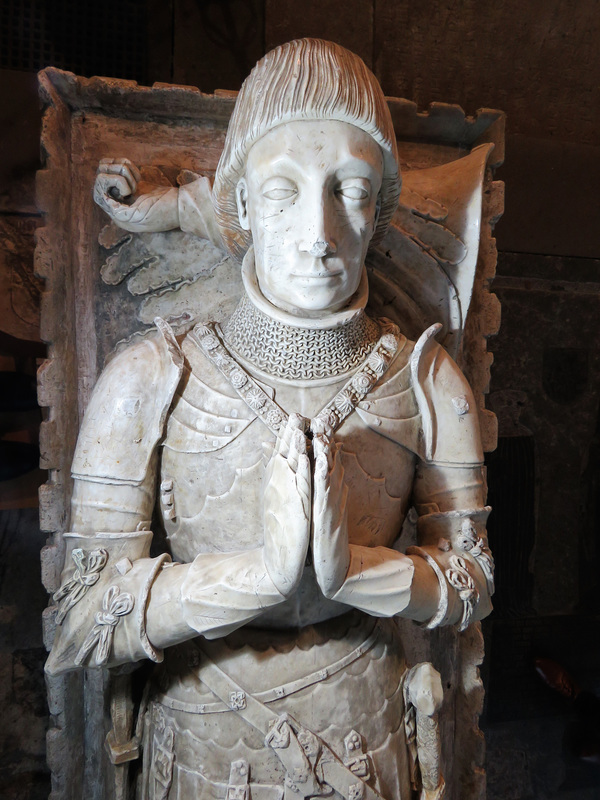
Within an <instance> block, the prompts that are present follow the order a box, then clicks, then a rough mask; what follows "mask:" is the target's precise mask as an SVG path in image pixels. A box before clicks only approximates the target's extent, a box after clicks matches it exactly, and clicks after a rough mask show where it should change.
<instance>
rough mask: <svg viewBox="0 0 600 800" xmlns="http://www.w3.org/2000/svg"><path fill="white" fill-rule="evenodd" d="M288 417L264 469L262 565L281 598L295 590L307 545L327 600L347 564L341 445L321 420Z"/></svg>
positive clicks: (340, 579) (346, 530)
mask: <svg viewBox="0 0 600 800" xmlns="http://www.w3.org/2000/svg"><path fill="white" fill-rule="evenodd" d="M307 427H308V421H307V420H306V419H304V418H303V417H301V416H300V415H299V414H291V415H290V417H289V420H288V423H287V425H286V427H285V428H284V429H283V431H282V432H281V434H280V436H279V437H278V439H277V442H276V445H275V449H274V451H273V454H272V456H271V458H270V460H269V463H268V465H267V469H266V474H265V488H264V494H263V504H264V505H263V507H264V531H265V543H264V554H265V564H266V567H267V570H268V572H269V575H270V577H271V579H272V581H273V583H274V584H275V586H276V587H277V589H278V591H279V592H281V594H282V595H283V596H284V597H289V596H290V595H291V594H292V593H293V592H294V591H295V589H296V588H297V587H298V584H299V582H300V579H301V577H302V572H303V570H304V565H305V563H306V556H307V553H308V549H309V546H310V547H311V549H312V556H313V563H314V569H315V574H316V577H317V581H318V583H319V586H320V588H321V590H322V592H323V594H324V595H325V596H326V597H332V596H333V595H334V594H335V593H336V592H337V590H338V589H339V588H340V587H341V585H342V583H343V581H344V578H345V576H346V572H347V570H348V564H349V560H350V551H349V548H348V524H347V498H348V487H347V486H346V484H345V482H344V467H343V465H342V461H341V457H340V446H339V445H338V444H337V443H336V442H335V441H334V439H333V435H332V431H331V430H330V429H327V427H326V426H325V425H323V424H322V423H321V422H320V421H319V420H312V422H311V423H310V431H311V433H312V442H311V440H310V439H309V437H308V435H307Z"/></svg>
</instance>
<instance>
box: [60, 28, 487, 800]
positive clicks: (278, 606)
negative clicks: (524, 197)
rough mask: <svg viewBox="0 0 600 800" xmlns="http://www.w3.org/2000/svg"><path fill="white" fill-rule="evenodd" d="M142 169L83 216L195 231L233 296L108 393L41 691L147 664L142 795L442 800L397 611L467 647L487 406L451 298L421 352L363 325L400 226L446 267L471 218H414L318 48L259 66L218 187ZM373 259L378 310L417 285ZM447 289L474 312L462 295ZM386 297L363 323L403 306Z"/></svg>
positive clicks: (367, 125)
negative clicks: (218, 317) (410, 531)
mask: <svg viewBox="0 0 600 800" xmlns="http://www.w3.org/2000/svg"><path fill="white" fill-rule="evenodd" d="M468 158H469V157H467V158H465V159H464V160H465V161H467V160H468ZM480 160H481V159H480ZM433 172H435V170H433ZM139 179H140V175H139V173H138V171H137V168H136V167H135V166H134V165H133V164H131V163H129V162H128V161H127V160H125V159H123V160H114V159H108V160H105V161H103V162H101V164H100V167H99V170H98V176H97V179H96V185H95V198H96V201H97V202H98V203H99V204H100V205H101V207H102V208H103V209H104V210H105V211H106V212H107V213H108V214H109V216H110V217H111V218H112V220H113V221H114V222H115V223H116V224H117V225H118V226H119V227H120V228H122V229H125V230H126V231H131V232H142V233H143V232H146V233H148V232H157V231H168V230H174V229H176V228H180V229H181V230H183V231H186V232H188V233H190V234H194V235H195V236H197V237H199V238H200V239H203V240H206V241H207V242H210V243H212V244H211V247H213V249H215V248H216V249H218V250H219V251H223V252H227V253H229V254H231V255H232V256H233V257H234V258H235V259H237V260H238V261H240V262H241V279H242V281H243V292H242V296H241V300H240V301H239V303H238V305H237V307H235V310H234V311H233V313H232V314H231V315H230V316H229V318H228V319H227V321H225V322H223V323H222V324H217V323H215V322H213V321H212V320H211V317H210V311H211V303H212V304H213V305H216V304H217V303H218V302H220V299H221V295H220V293H219V292H220V287H219V285H218V271H215V273H214V274H215V275H216V276H217V281H216V284H213V285H212V288H210V286H209V283H208V282H207V284H206V286H207V288H206V294H205V297H204V299H203V302H202V306H201V307H199V308H197V309H196V319H194V320H193V321H192V322H191V323H190V324H189V325H187V326H186V329H184V330H183V332H181V331H178V330H175V331H174V330H173V329H172V328H171V326H170V325H169V324H167V322H165V321H164V320H163V319H160V318H157V319H156V320H155V328H154V329H153V331H152V332H151V333H150V335H147V336H143V337H137V338H135V337H134V338H133V339H132V340H131V342H130V343H129V344H128V345H127V346H125V347H122V348H121V349H120V350H119V352H117V354H116V355H115V356H114V357H113V358H112V359H111V360H110V361H109V363H108V365H107V366H106V368H105V369H104V371H103V373H102V375H101V377H100V379H99V380H98V382H97V384H96V387H95V389H94V391H93V394H92V397H91V400H90V402H89V405H88V407H87V410H86V414H85V418H84V420H83V423H82V426H81V429H80V432H79V438H78V443H77V447H76V452H75V457H74V460H73V464H72V476H73V481H74V485H73V496H72V507H71V521H70V532H69V533H66V534H65V541H66V556H65V565H64V570H63V574H62V582H61V587H60V589H59V590H58V592H57V593H56V595H55V601H56V603H57V605H58V614H57V622H58V630H57V635H56V639H55V642H54V647H53V649H52V652H51V655H50V658H49V661H48V666H47V670H48V673H49V674H50V675H56V674H60V673H62V672H66V671H69V670H73V669H75V668H78V667H94V666H96V667H107V668H115V667H123V665H129V664H132V663H134V662H139V661H141V660H143V659H149V660H151V661H154V662H156V667H155V670H154V673H153V676H152V678H151V679H150V681H149V683H148V685H147V687H146V690H145V692H144V697H143V699H142V702H141V708H140V714H139V720H138V726H137V735H138V739H139V741H141V750H142V751H143V752H142V759H143V770H142V773H141V778H140V782H141V785H140V787H139V792H140V794H139V796H140V797H142V798H149V799H150V800H158V798H161V800H165V798H172V799H173V798H177V799H178V800H191V799H192V798H200V797H201V798H214V799H215V800H216V799H217V798H218V799H219V800H225V798H227V800H249V798H250V797H251V798H252V799H253V800H279V799H280V798H283V797H285V798H286V800H289V799H290V798H299V799H300V798H307V797H338V798H344V800H363V799H364V800H407V798H410V797H413V796H414V792H415V791H416V792H419V793H420V794H419V796H420V797H421V798H429V799H430V800H433V798H441V797H442V796H443V794H444V779H443V777H442V772H441V764H440V744H439V732H438V729H437V716H436V715H437V712H438V710H439V707H440V704H441V702H442V688H441V683H440V679H439V675H438V674H437V673H436V672H435V670H434V669H433V667H432V666H431V665H430V664H427V663H421V664H418V665H413V666H411V665H408V664H407V663H406V661H405V657H404V652H403V647H402V642H401V639H400V636H399V633H398V628H397V625H396V623H395V618H399V617H403V618H406V619H409V620H414V621H415V622H416V623H419V624H420V625H421V626H423V627H424V628H425V629H434V628H437V627H439V626H444V625H455V626H458V628H459V630H465V629H466V628H467V627H468V626H469V625H470V624H471V623H472V622H475V621H477V620H479V619H481V618H482V617H483V616H485V615H486V614H487V613H489V611H490V608H491V605H490V595H491V593H492V591H493V561H492V559H491V555H490V553H489V549H488V547H487V540H486V535H485V522H486V518H487V516H488V512H489V508H488V507H486V505H485V486H484V479H483V474H482V464H483V453H482V447H481V442H480V435H479V423H478V413H477V404H476V402H475V399H474V397H473V394H472V392H471V389H470V388H469V385H468V383H467V382H466V380H465V378H464V376H463V375H462V373H461V371H460V370H459V368H458V367H457V366H456V364H455V362H454V360H453V358H452V357H451V355H449V352H448V351H449V350H450V351H452V352H454V354H456V353H457V352H458V350H459V348H460V336H461V333H462V328H463V327H464V319H461V313H460V311H461V306H460V304H458V305H457V304H455V305H454V306H452V304H450V306H451V308H454V310H455V312H456V313H454V312H452V313H449V314H447V315H446V318H444V319H442V320H440V322H441V323H442V324H438V325H430V326H428V327H427V329H426V330H425V331H424V332H422V335H420V336H419V337H417V340H416V341H411V340H409V339H408V338H407V337H406V335H404V333H403V332H402V330H401V327H399V326H398V325H397V324H396V321H399V320H396V321H393V320H391V319H389V318H386V317H385V316H374V315H371V314H370V313H368V312H367V310H366V306H367V301H368V299H369V285H368V280H367V273H366V269H365V260H366V257H367V251H368V250H369V248H370V247H372V246H373V245H375V244H376V243H377V242H381V241H382V239H383V237H384V236H385V235H386V231H387V229H388V226H389V225H390V222H391V221H392V227H393V226H394V225H395V228H394V232H393V233H388V241H391V240H390V239H389V236H394V235H395V236H396V237H397V239H398V240H402V242H403V243H404V244H402V245H401V246H400V249H401V248H402V247H409V246H410V247H420V248H421V249H423V250H428V251H436V252H437V253H438V256H439V259H438V260H439V261H440V262H441V261H443V259H444V258H445V259H446V261H447V263H448V264H454V265H456V264H458V263H460V261H461V259H462V258H464V256H465V252H466V251H467V249H468V248H469V247H470V248H471V250H472V249H473V247H474V249H475V251H476V250H477V246H478V244H477V243H478V232H477V227H478V224H479V216H478V215H480V208H479V210H478V209H477V208H474V210H473V208H471V210H470V212H469V213H471V217H469V219H468V223H469V224H468V225H465V230H467V229H468V230H467V233H468V234H469V236H471V242H470V244H469V243H467V245H465V240H466V237H463V240H460V239H459V238H457V237H455V236H452V235H450V233H449V231H448V229H446V228H445V227H444V224H443V221H444V219H445V215H444V209H443V208H442V206H441V205H440V204H437V203H436V202H435V201H434V200H432V199H431V198H429V199H427V198H424V197H419V195H418V192H417V191H416V189H415V186H414V185H413V186H412V187H411V186H410V185H407V186H406V187H405V189H404V190H403V198H408V200H405V205H404V206H402V205H401V206H399V196H400V189H401V180H400V175H399V169H398V157H397V149H396V139H395V135H394V129H393V126H392V121H391V118H390V113H389V110H388V106H387V104H386V101H385V99H384V97H383V94H382V92H381V89H380V87H379V85H378V83H377V81H376V79H375V78H374V76H373V75H372V73H371V72H370V71H369V70H368V69H367V68H366V67H365V65H364V64H363V62H362V61H361V60H360V59H359V58H358V57H357V56H354V55H353V54H351V53H349V52H348V51H346V50H344V49H343V48H341V47H339V46H337V45H334V44H331V43H327V42H322V41H318V40H300V41H295V42H291V43H289V44H287V45H284V46H282V47H279V48H277V49H276V50H274V51H272V52H271V53H269V54H267V55H266V56H265V57H264V58H263V59H262V60H261V61H260V62H259V63H258V64H257V66H256V67H255V68H254V70H253V71H252V73H251V75H250V76H249V78H248V79H247V81H246V82H245V84H244V86H243V88H242V90H241V92H240V94H239V96H238V99H237V102H236V106H235V110H234V113H233V116H232V118H231V122H230V125H229V129H228V133H227V137H226V141H225V147H224V150H223V153H222V156H221V159H220V162H219V166H218V169H217V172H216V175H215V180H214V185H211V182H210V181H209V180H208V179H207V178H206V177H201V176H196V177H194V179H193V180H190V181H188V182H187V183H185V184H183V185H182V186H180V187H179V188H176V187H167V186H155V187H154V188H152V189H151V190H149V191H144V192H140V191H139V190H138V188H137V186H138V183H139ZM439 179H440V180H441V178H439ZM431 180H433V182H434V183H435V176H432V177H431ZM418 202H421V203H422V206H423V207H422V209H421V213H420V214H419V215H416V217H415V216H414V215H413V217H411V219H407V212H406V208H407V204H409V203H413V204H414V203H418ZM403 215H404V217H403ZM408 216H409V217H410V215H408ZM414 219H416V220H417V223H418V225H417V228H415V227H414V226H413V227H412V228H411V227H410V226H411V224H413V222H414ZM417 223H415V224H417ZM419 226H420V227H419ZM473 231H474V233H473ZM444 236H445V237H446V238H445V239H444ZM428 237H429V238H428ZM436 248H437V250H436ZM370 252H371V254H372V253H373V250H371V251H370ZM379 252H380V255H379V258H380V260H383V263H382V264H381V265H380V266H381V270H380V272H381V273H382V274H384V275H385V270H386V269H388V270H389V272H390V277H389V284H388V295H389V286H393V285H397V284H398V285H399V284H400V283H401V282H402V281H401V280H399V278H398V275H397V274H396V276H395V277H394V274H392V273H393V271H394V264H395V261H394V259H393V258H392V257H391V254H390V253H389V251H388V252H387V258H388V259H389V267H388V266H387V265H386V263H385V261H386V255H381V251H379ZM440 253H442V255H439V254H440ZM238 269H239V268H238ZM425 277H426V275H425V273H424V274H423V275H418V274H416V273H415V271H413V272H412V273H410V274H409V271H407V274H406V279H407V282H408V283H411V282H412V283H413V284H418V283H420V282H422V281H423V280H424V278H425ZM444 280H445V281H446V284H447V285H448V286H451V291H450V294H451V296H452V298H454V299H456V297H457V296H460V298H461V299H462V301H463V311H464V297H465V293H466V294H467V295H468V294H469V292H470V288H469V287H467V288H466V289H465V288H464V287H461V286H459V290H460V291H459V290H457V288H456V284H457V283H460V281H455V282H452V281H451V280H450V278H448V275H447V273H443V277H442V282H443V281H444ZM394 282H396V283H394ZM467 283H468V279H467ZM471 283H472V277H471ZM221 288H222V287H221ZM430 288H431V287H430ZM434 288H435V287H434ZM431 291H432V292H433V295H435V291H434V289H432V290H431ZM377 292H378V293H379V299H378V298H377V296H376V297H375V298H373V297H372V298H371V306H373V305H374V306H377V302H379V305H380V306H385V305H386V303H387V305H388V306H389V307H390V308H392V309H393V306H394V304H393V302H390V301H389V300H387V301H386V300H385V298H384V299H382V296H383V295H385V292H384V291H383V289H382V285H379V287H378V288H377ZM407 298H408V295H406V296H405V298H404V300H403V301H398V302H403V303H404V308H405V309H406V313H407V316H410V315H411V314H412V315H413V320H412V323H413V324H412V327H413V329H414V325H415V324H418V319H419V313H418V309H416V307H415V304H414V303H412V302H411V300H410V299H407ZM429 302H430V305H432V306H433V307H435V304H436V302H437V301H436V300H435V299H434V300H430V301H429ZM440 305H441V303H440ZM467 305H468V304H467ZM457 309H458V310H457ZM396 311H397V307H396ZM453 314H454V315H453ZM463 316H464V314H463ZM415 319H416V320H417V322H415ZM438 334H440V335H441V336H443V337H445V338H444V344H445V346H442V345H440V344H438V343H437V341H436V335H438ZM412 509H414V511H413V510H412ZM411 515H412V516H411ZM415 519H416V541H414V542H413V543H412V544H410V545H409V546H408V547H402V542H400V540H401V539H404V538H406V537H405V536H404V535H403V531H406V530H407V528H409V527H410V524H411V520H412V521H413V522H414V520H415ZM156 526H160V527H162V528H163V529H164V534H165V537H164V547H160V546H159V547H158V548H154V547H153V549H152V551H151V545H152V540H153V532H152V531H153V529H154V531H155V533H156V538H157V539H158V540H161V537H160V536H159V535H158V533H159V532H158V531H157V527H156ZM399 542H400V544H399ZM117 672H119V671H118V670H117ZM121 672H122V670H121ZM116 680H117V681H118V680H120V678H116ZM113 711H114V709H113ZM127 716H130V714H129V712H124V717H127ZM118 718H119V713H118V709H117V712H115V713H114V715H113V722H114V723H115V730H114V731H113V737H116V738H114V742H113V744H114V745H115V746H114V750H115V752H116V753H117V755H116V756H115V758H114V759H113V760H114V761H115V762H116V763H119V757H118V752H117V751H118V747H117V745H118V741H117V740H118V734H119V730H118V728H119V720H118ZM131 735H133V734H131ZM109 746H110V736H109ZM125 749H126V748H125ZM127 758H128V755H127V754H126V753H124V754H123V760H127Z"/></svg>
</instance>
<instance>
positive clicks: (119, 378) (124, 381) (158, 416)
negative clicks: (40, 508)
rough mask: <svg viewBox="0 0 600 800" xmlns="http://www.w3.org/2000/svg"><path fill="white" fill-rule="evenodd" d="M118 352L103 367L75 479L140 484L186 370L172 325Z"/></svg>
mask: <svg viewBox="0 0 600 800" xmlns="http://www.w3.org/2000/svg"><path fill="white" fill-rule="evenodd" d="M156 324H157V327H158V333H157V335H156V336H154V337H151V338H146V339H144V340H142V341H141V342H137V343H136V344H134V345H132V346H131V347H129V348H127V349H126V350H124V351H123V352H122V353H120V354H119V355H117V356H116V357H115V358H113V360H112V361H111V362H110V363H109V364H108V366H107V367H106V368H105V370H104V371H103V373H102V375H101V376H100V379H99V380H98V383H97V384H96V386H95V388H94V392H93V394H92V398H91V400H90V403H89V405H88V408H87V411H86V413H85V416H84V419H83V424H82V426H81V429H80V431H79V438H78V440H77V447H76V449H75V457H74V459H73V466H72V474H73V477H74V478H80V479H83V480H92V481H103V482H108V483H111V482H112V483H125V484H129V485H139V484H140V483H141V482H142V481H143V480H144V478H145V477H146V473H147V471H148V467H149V464H150V459H151V457H152V454H153V452H154V450H155V447H156V444H157V443H158V441H159V439H160V438H161V436H162V434H163V428H164V425H165V419H166V416H167V412H168V410H169V406H170V405H171V401H172V399H173V395H174V393H175V389H176V388H177V384H178V383H179V379H180V376H181V372H182V369H183V357H182V355H181V352H180V350H179V346H178V344H177V342H176V340H175V337H174V335H173V332H172V331H171V329H170V327H169V326H168V325H167V324H166V323H165V322H163V321H162V320H158V319H157V320H156Z"/></svg>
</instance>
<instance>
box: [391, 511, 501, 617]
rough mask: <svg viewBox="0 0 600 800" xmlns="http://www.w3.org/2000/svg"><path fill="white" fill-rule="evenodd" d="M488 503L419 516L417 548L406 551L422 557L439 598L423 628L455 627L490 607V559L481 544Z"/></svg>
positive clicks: (491, 587) (491, 582) (483, 537)
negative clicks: (430, 572)
mask: <svg viewBox="0 0 600 800" xmlns="http://www.w3.org/2000/svg"><path fill="white" fill-rule="evenodd" d="M490 510H491V509H490V508H489V506H485V507H483V508H476V509H462V510H455V511H435V512H433V513H430V514H426V515H424V516H422V517H420V518H419V520H418V522H417V530H418V534H419V536H418V538H419V542H420V543H421V546H419V547H409V548H408V549H407V551H406V552H407V554H408V555H412V556H419V557H420V558H423V559H424V560H425V561H426V562H427V563H428V564H429V566H430V567H431V568H432V569H433V571H434V572H435V575H436V577H437V579H438V583H439V590H440V601H439V605H438V609H437V611H436V613H435V614H434V616H433V617H432V618H431V619H430V620H429V621H428V622H427V623H426V624H425V627H426V628H437V627H438V626H440V625H450V624H456V623H457V624H458V629H459V630H460V631H463V630H465V629H466V628H467V627H468V626H469V625H470V624H471V623H472V622H476V621H477V620H480V619H482V618H483V617H485V616H487V615H488V614H489V613H490V611H491V608H492V606H491V602H490V598H491V595H492V594H493V593H494V559H493V557H492V554H491V552H490V549H489V547H488V544H487V537H486V533H485V522H486V520H487V517H488V515H489V513H490Z"/></svg>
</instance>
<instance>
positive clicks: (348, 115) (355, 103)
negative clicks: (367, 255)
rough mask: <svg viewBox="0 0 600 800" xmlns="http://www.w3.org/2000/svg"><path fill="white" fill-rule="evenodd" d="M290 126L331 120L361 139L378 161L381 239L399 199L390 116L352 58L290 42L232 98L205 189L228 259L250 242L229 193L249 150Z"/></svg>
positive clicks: (321, 44) (317, 44) (369, 76)
mask: <svg viewBox="0 0 600 800" xmlns="http://www.w3.org/2000/svg"><path fill="white" fill-rule="evenodd" d="M296 120H339V121H341V122H348V123H350V124H351V125H355V126H356V127H357V128H360V129H361V130H363V131H365V132H366V133H368V134H369V135H370V136H372V137H373V139H374V140H375V141H376V142H377V144H378V145H379V146H380V147H381V150H382V153H383V182H382V186H381V191H380V195H379V203H380V210H379V217H378V220H377V227H376V229H375V233H374V235H373V239H372V242H376V241H377V240H379V239H381V237H382V236H383V235H384V234H385V231H386V229H387V226H388V224H389V221H390V219H391V218H392V215H393V213H394V211H395V210H396V208H397V206H398V197H399V195H400V175H399V171H398V151H397V147H396V137H395V134H394V126H393V124H392V119H391V116H390V111H389V108H388V106H387V103H386V101H385V97H384V95H383V92H382V90H381V87H380V85H379V83H378V81H377V78H376V77H375V76H374V75H373V73H372V72H371V70H370V69H369V68H368V67H367V66H366V64H365V63H364V62H363V61H362V59H361V58H359V57H358V56H357V55H355V54H354V53H351V52H350V51H349V50H346V49H345V48H344V47H340V46H339V45H337V44H334V43H333V42H326V41H323V40H321V39H296V40H294V41H292V42H288V43H287V44H283V45H281V46H279V47H276V48H275V49H274V50H271V52H269V53H267V54H266V55H265V56H264V58H262V59H261V60H260V61H259V62H258V63H257V64H256V66H255V67H254V69H253V70H252V72H251V73H250V75H249V76H248V77H247V78H246V80H245V81H244V84H243V85H242V88H241V90H240V93H239V95H238V98H237V101H236V104H235V108H234V110H233V114H232V116H231V120H230V122H229V128H228V130H227V136H226V138H225V146H224V148H223V153H222V155H221V158H220V160H219V165H218V167H217V172H216V175H215V183H214V187H213V204H214V208H215V215H216V219H217V223H218V225H219V229H220V231H221V236H222V237H223V241H224V242H225V244H226V245H227V248H228V249H229V251H230V252H231V253H232V255H234V256H235V257H236V258H238V259H240V260H241V259H242V258H243V256H244V254H245V253H246V250H247V249H248V247H249V245H250V244H251V241H252V236H251V234H250V231H245V230H243V228H242V227H241V225H240V223H239V218H238V210H237V203H236V187H237V184H238V182H239V180H240V178H242V177H243V176H244V174H245V172H246V160H247V157H248V152H249V151H250V148H251V147H252V145H253V144H254V143H255V142H257V141H258V140H259V139H260V138H261V137H262V136H264V135H265V134H266V133H268V132H269V131H270V130H271V129H273V128H275V127H277V126H278V125H283V124H284V123H286V122H292V121H296Z"/></svg>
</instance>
